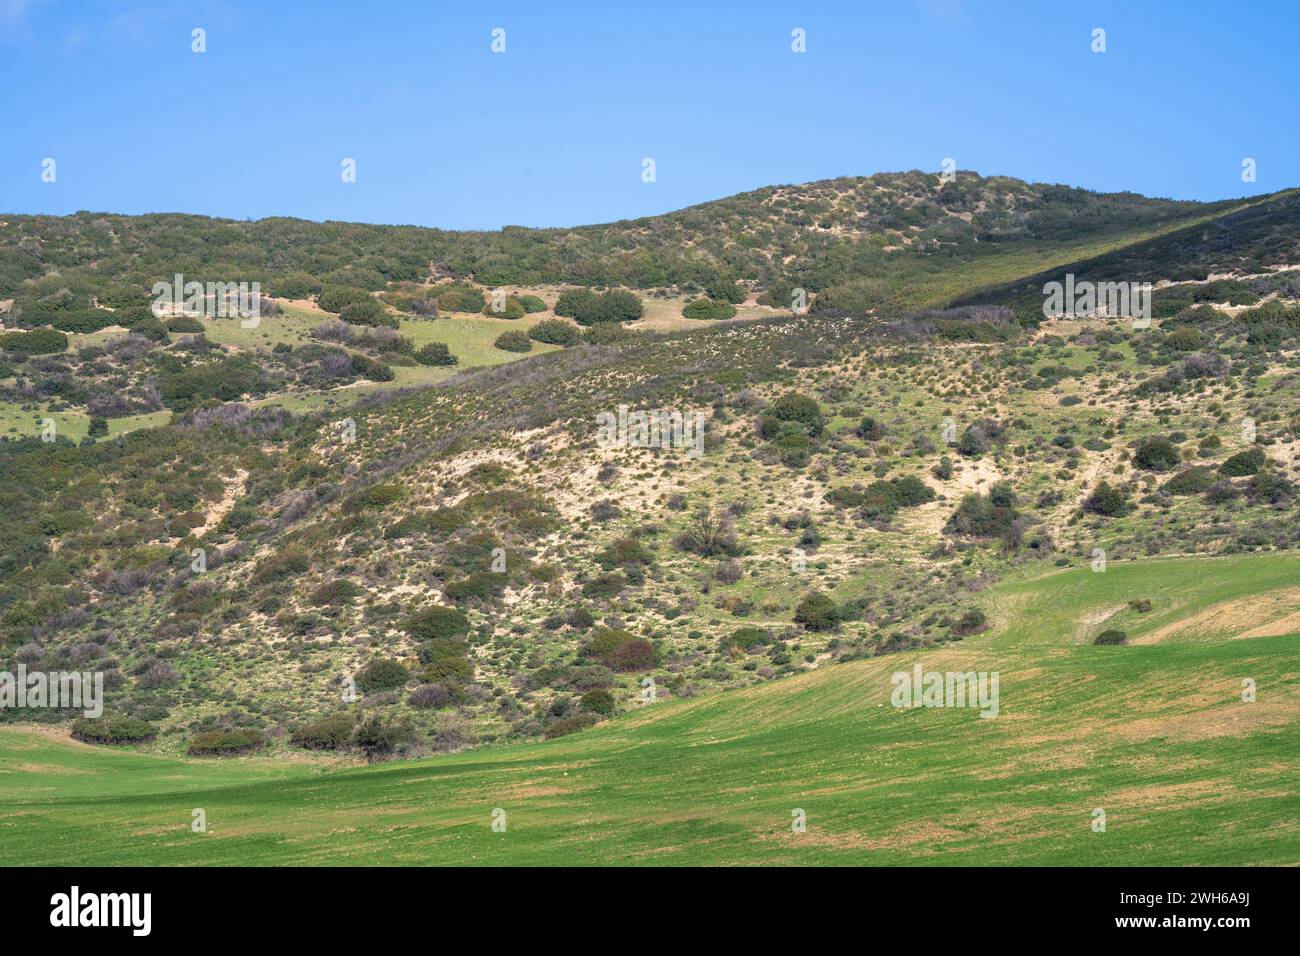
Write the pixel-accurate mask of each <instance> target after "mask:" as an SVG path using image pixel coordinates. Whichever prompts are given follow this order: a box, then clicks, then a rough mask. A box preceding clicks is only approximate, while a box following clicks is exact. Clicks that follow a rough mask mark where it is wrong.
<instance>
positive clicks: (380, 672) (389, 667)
mask: <svg viewBox="0 0 1300 956" xmlns="http://www.w3.org/2000/svg"><path fill="white" fill-rule="evenodd" d="M355 679H356V682H357V687H358V688H360V689H361V690H362V691H364V692H365V693H367V694H370V693H373V692H375V691H380V690H396V689H397V688H399V687H405V686H406V682H407V681H408V680H410V679H411V672H410V671H408V670H407V669H406V668H405V667H403V666H402V665H401V664H399V663H398V662H397V661H395V660H391V659H389V658H386V657H381V658H378V659H377V660H373V661H371V662H370V663H369V664H367V665H366V666H365V667H363V668H361V670H359V671H357V673H356V678H355Z"/></svg>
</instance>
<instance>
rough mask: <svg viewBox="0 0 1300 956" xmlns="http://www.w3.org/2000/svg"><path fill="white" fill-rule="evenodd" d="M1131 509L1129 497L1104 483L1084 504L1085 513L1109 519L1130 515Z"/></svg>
mask: <svg viewBox="0 0 1300 956" xmlns="http://www.w3.org/2000/svg"><path fill="white" fill-rule="evenodd" d="M1130 507H1131V506H1130V505H1129V501H1128V496H1126V495H1125V494H1124V492H1122V491H1120V490H1119V489H1118V488H1115V487H1113V486H1111V485H1109V484H1107V483H1106V482H1104V481H1103V482H1102V483H1101V484H1099V485H1098V486H1097V487H1096V488H1094V489H1093V492H1092V494H1090V495H1089V496H1088V497H1087V499H1086V500H1085V501H1084V503H1083V510H1084V511H1088V512H1091V513H1092V514H1095V515H1104V516H1105V517H1108V518H1117V517H1119V516H1120V515H1125V514H1128V512H1129V510H1130Z"/></svg>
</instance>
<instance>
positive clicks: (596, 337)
mask: <svg viewBox="0 0 1300 956" xmlns="http://www.w3.org/2000/svg"><path fill="white" fill-rule="evenodd" d="M633 334H634V333H633V332H631V331H629V330H628V329H626V328H624V327H623V326H622V325H621V324H620V323H618V322H602V323H601V324H600V325H593V326H592V327H591V328H589V329H587V331H585V332H583V333H582V341H584V342H586V343H587V344H588V345H613V344H614V343H615V342H626V341H627V340H628V339H630V338H632V336H633Z"/></svg>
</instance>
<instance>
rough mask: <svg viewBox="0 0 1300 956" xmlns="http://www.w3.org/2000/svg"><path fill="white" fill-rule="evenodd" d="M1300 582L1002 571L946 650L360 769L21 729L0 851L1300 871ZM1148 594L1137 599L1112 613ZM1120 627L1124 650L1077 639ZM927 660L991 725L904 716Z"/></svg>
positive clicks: (1242, 564)
mask: <svg viewBox="0 0 1300 956" xmlns="http://www.w3.org/2000/svg"><path fill="white" fill-rule="evenodd" d="M1297 580H1300V558H1297V557H1296V556H1295V555H1294V554H1273V555H1261V556H1239V557H1231V558H1199V559H1155V560H1150V561H1133V562H1115V563H1112V564H1110V565H1109V566H1108V567H1107V568H1106V570H1105V571H1104V572H1103V573H1096V572H1093V571H1091V570H1089V569H1088V568H1086V567H1084V568H1074V569H1070V570H1066V571H1060V572H1054V573H1050V574H1047V575H1039V576H1035V577H1032V578H1030V577H1026V578H1023V579H1017V578H1015V577H1012V578H1009V579H1008V580H1007V581H1006V582H1004V583H1002V584H999V585H996V586H995V587H993V588H991V589H989V590H988V591H987V592H986V593H985V594H983V595H981V603H982V605H983V606H984V607H985V608H986V609H987V610H988V612H989V614H990V617H991V619H992V620H993V622H994V626H993V628H992V629H991V630H990V631H988V632H987V633H986V634H984V635H979V636H977V637H973V638H970V639H968V640H966V641H963V642H960V643H955V644H950V645H947V646H945V647H943V648H939V649H936V648H929V649H925V650H921V651H913V652H907V653H901V654H892V655H887V656H883V657H877V658H872V659H867V660H860V661H853V662H848V663H844V664H839V665H836V666H833V667H822V668H818V669H815V670H811V671H808V672H806V673H803V674H800V675H797V676H792V677H788V678H786V679H783V680H780V681H776V682H773V683H768V684H763V685H760V686H755V687H750V688H745V689H741V690H736V691H730V692H727V693H719V694H710V695H705V696H700V697H696V698H689V699H678V700H672V701H665V702H660V703H655V704H650V705H647V706H644V707H641V708H640V709H637V710H635V711H633V712H631V713H628V714H625V715H623V716H620V717H618V718H616V719H614V720H612V721H609V722H607V723H604V724H600V725H598V726H597V727H595V728H592V729H590V730H587V731H584V732H582V733H578V734H573V735H570V736H567V737H564V738H562V739H557V740H551V741H544V742H538V743H524V744H513V745H508V746H500V747H489V748H486V749H482V750H478V751H473V752H463V753H456V754H449V755H442V756H438V757H433V758H425V759H417V760H407V761H395V762H391V763H387V764H379V765H373V766H355V765H353V766H349V765H347V764H345V763H343V762H340V761H338V760H318V759H313V758H310V757H304V756H299V757H297V758H296V759H292V760H286V759H283V758H275V759H272V758H267V757H245V758H240V759H227V760H199V759H181V758H177V757H167V756H157V755H153V754H144V753H139V752H135V751H133V750H131V749H110V748H103V747H91V746H87V745H83V744H79V743H75V742H71V741H69V740H67V739H65V738H62V737H61V736H59V735H58V733H57V732H55V731H51V730H37V729H31V728H23V727H14V726H9V727H5V728H4V729H0V800H3V805H4V807H5V811H4V813H3V814H0V848H3V854H4V858H5V862H6V863H9V864H63V865H73V864H75V865H109V864H147V865H195V864H214V865H237V864H256V865H273V864H311V865H351V864H360V865H382V864H455V865H480V864H572V865H588V864H618V865H623V864H626V865H638V864H639V865H656V864H688V865H689V864H754V865H773V864H775V865H787V864H788V865H804V864H831V865H842V864H873V865H902V864H907V865H954V864H964V865H989V864H1038V865H1050V866H1078V865H1103V866H1104V865H1259V864H1273V865H1278V864H1295V863H1297V862H1300V822H1298V821H1300V792H1298V791H1297V788H1296V786H1295V781H1296V779H1297V771H1298V770H1300V733H1298V731H1300V682H1298V680H1300V626H1296V625H1294V624H1289V623H1288V618H1287V616H1286V614H1285V613H1282V611H1281V610H1279V605H1278V603H1277V600H1275V599H1276V598H1277V596H1278V595H1279V594H1284V595H1285V594H1286V593H1287V592H1288V591H1290V592H1291V593H1292V595H1293V594H1294V582H1295V581H1297ZM1137 598H1148V599H1150V601H1151V602H1152V610H1151V611H1150V612H1147V613H1145V614H1144V615H1142V617H1143V619H1142V620H1141V621H1139V622H1132V621H1126V620H1124V615H1126V614H1129V613H1130V612H1129V611H1128V610H1118V609H1117V608H1116V605H1117V604H1120V605H1123V606H1124V607H1127V605H1126V602H1127V600H1133V599H1137ZM1288 606H1290V607H1292V609H1293V608H1294V601H1291V603H1290V605H1288ZM1252 608H1253V609H1254V611H1253V615H1254V616H1253V617H1252V610H1251V609H1252ZM1132 613H1136V612H1132ZM1279 615H1280V616H1279ZM1289 620H1290V621H1291V622H1294V621H1295V615H1294V610H1292V611H1291V616H1290V619H1289ZM1116 622H1122V623H1124V625H1125V626H1126V627H1127V629H1128V630H1129V632H1130V634H1131V636H1132V639H1133V640H1134V641H1135V643H1133V644H1131V645H1129V646H1119V647H1104V646H1103V647H1098V646H1092V645H1091V644H1089V643H1087V641H1088V640H1090V639H1091V637H1092V635H1093V634H1094V633H1095V632H1096V631H1097V630H1099V629H1100V628H1101V627H1102V626H1103V625H1106V626H1111V625H1114V624H1115V623H1116ZM1180 623H1181V625H1182V626H1181V627H1178V626H1176V625H1179V624H1180ZM1270 624H1271V625H1272V627H1270V626H1269V625H1270ZM1171 625H1175V626H1174V627H1173V628H1172V629H1171ZM1252 628H1254V629H1258V630H1261V631H1263V632H1267V633H1261V635H1260V636H1256V637H1249V638H1237V637H1236V635H1239V634H1242V633H1248V632H1249V631H1250V630H1251V629H1252ZM1162 630H1163V631H1164V632H1165V633H1166V634H1167V639H1159V640H1157V641H1155V642H1153V643H1141V640H1142V637H1143V635H1144V634H1151V633H1154V632H1157V631H1162ZM917 662H920V663H921V664H922V666H923V667H924V668H925V669H927V670H942V671H953V670H961V671H969V670H973V671H997V672H998V673H999V674H1000V678H1001V682H1000V712H999V714H998V716H997V717H996V718H993V719H982V718H980V717H979V716H978V712H977V711H975V710H972V709H956V708H953V709H938V708H921V709H898V708H895V707H893V706H891V704H890V691H891V684H890V675H891V674H893V673H894V672H896V671H906V670H910V669H911V668H912V667H913V665H914V664H916V663H917ZM1247 678H1248V679H1250V680H1252V681H1254V682H1255V688H1256V694H1257V699H1256V700H1255V701H1254V702H1251V703H1248V702H1245V701H1243V699H1242V687H1243V680H1244V679H1247ZM200 808H201V809H202V810H203V811H204V812H205V813H206V820H207V832H206V833H195V832H193V831H192V830H191V820H192V811H193V810H195V809H200ZM1097 809H1101V810H1103V811H1104V812H1105V818H1106V829H1105V831H1104V832H1096V831H1094V828H1093V820H1094V811H1095V810H1097ZM496 810H502V811H504V813H505V830H504V832H496V831H494V829H493V827H492V823H493V819H494V816H493V814H494V811H496ZM799 810H802V811H803V813H804V814H805V815H806V821H807V825H806V831H805V832H794V831H793V830H792V820H793V819H794V817H793V814H794V813H795V812H796V811H799Z"/></svg>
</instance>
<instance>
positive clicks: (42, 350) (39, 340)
mask: <svg viewBox="0 0 1300 956" xmlns="http://www.w3.org/2000/svg"><path fill="white" fill-rule="evenodd" d="M67 348H68V337H67V336H66V335H64V334H63V333H62V332H57V331H55V330H54V329H32V330H31V331H30V332H6V333H5V334H3V335H0V351H4V352H13V353H15V354H17V355H53V354H54V353H56V352H63V351H66V350H67Z"/></svg>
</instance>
